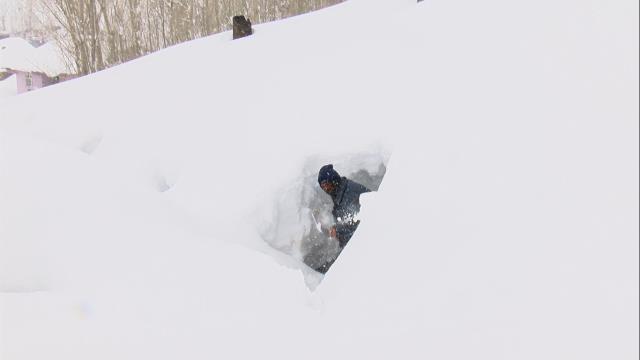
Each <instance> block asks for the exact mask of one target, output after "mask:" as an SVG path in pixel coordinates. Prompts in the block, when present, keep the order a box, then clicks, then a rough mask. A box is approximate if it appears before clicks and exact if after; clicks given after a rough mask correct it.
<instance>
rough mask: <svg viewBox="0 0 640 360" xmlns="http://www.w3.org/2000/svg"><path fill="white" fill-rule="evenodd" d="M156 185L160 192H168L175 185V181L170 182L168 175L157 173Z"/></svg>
mask: <svg viewBox="0 0 640 360" xmlns="http://www.w3.org/2000/svg"><path fill="white" fill-rule="evenodd" d="M154 179H155V185H156V189H157V190H158V191H159V192H167V191H169V190H171V188H172V187H173V185H174V184H173V183H172V182H170V181H169V180H168V179H167V177H166V176H163V175H160V174H156V176H155V178H154Z"/></svg>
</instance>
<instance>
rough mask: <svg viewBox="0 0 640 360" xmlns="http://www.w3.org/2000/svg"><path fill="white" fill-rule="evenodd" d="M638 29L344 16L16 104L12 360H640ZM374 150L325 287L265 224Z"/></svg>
mask: <svg viewBox="0 0 640 360" xmlns="http://www.w3.org/2000/svg"><path fill="white" fill-rule="evenodd" d="M637 14H638V4H637V2H634V1H619V2H615V3H614V2H609V1H589V2H587V1H577V0H576V1H573V0H564V1H537V2H531V3H519V2H518V3H515V2H511V1H501V0H490V1H485V2H481V3H480V2H476V1H465V0H454V1H424V2H421V3H420V4H415V3H414V2H412V1H404V0H403V1H391V0H388V1H387V0H375V1H372V0H351V1H348V2H346V3H343V4H341V5H338V6H335V7H332V8H328V9H325V10H322V11H318V12H316V13H313V14H308V15H304V16H299V17H295V18H291V19H287V20H283V21H279V22H275V23H271V24H264V25H260V26H258V27H256V32H255V35H254V36H251V37H248V38H244V39H241V40H237V41H230V38H231V35H230V34H229V33H224V34H220V35H217V36H213V37H210V38H206V39H201V40H197V41H193V42H190V43H186V44H182V45H179V46H176V47H173V48H170V49H166V50H164V51H161V52H159V53H156V54H153V55H150V56H147V57H144V58H141V59H138V60H136V61H133V62H131V63H128V64H125V65H122V66H119V67H116V68H112V69H109V70H107V71H104V72H101V73H98V74H94V75H91V76H88V77H84V78H81V79H77V80H73V81H69V82H66V83H62V84H58V85H55V86H51V87H49V88H45V89H41V90H38V91H37V92H33V93H28V94H23V95H19V96H13V97H10V98H6V99H0V291H2V293H0V299H1V305H0V311H1V312H0V324H1V326H0V354H2V358H3V359H5V358H6V359H36V358H44V357H49V358H67V359H81V358H92V359H102V358H104V359H114V358H119V359H139V358H152V357H153V358H159V359H169V358H202V359H209V358H214V357H221V358H231V359H233V358H237V359H242V358H255V357H263V358H279V359H300V358H301V357H304V358H305V359H327V358H345V359H346V358H376V359H387V358H392V357H393V358H401V359H424V358H438V359H466V358H474V359H540V358H551V359H567V358H581V359H602V358H614V359H634V358H637V357H638V32H637V28H638V15H637ZM367 156H374V157H378V158H379V159H382V160H381V161H383V162H385V163H386V165H387V172H386V175H385V178H384V181H383V182H382V185H381V187H380V191H379V192H377V193H372V194H367V195H366V196H363V198H362V200H361V201H362V204H363V205H362V212H361V214H360V218H361V219H362V224H361V225H360V227H359V229H358V231H357V232H356V234H355V236H354V238H353V239H352V240H351V242H350V243H349V246H347V248H346V249H345V250H344V252H343V253H342V255H341V256H340V258H339V259H338V261H337V262H336V263H335V264H334V265H333V267H332V268H331V270H330V271H329V273H328V274H327V275H326V276H325V278H324V280H323V281H322V283H321V284H320V285H319V286H318V287H317V289H316V290H315V291H313V292H311V291H310V290H309V288H308V287H307V286H306V285H305V282H304V281H303V276H302V275H301V272H300V269H303V268H304V266H303V265H301V264H300V263H299V261H296V260H295V258H292V257H290V256H288V255H286V254H284V253H282V252H280V251H278V250H276V249H274V248H273V247H271V246H268V245H267V243H266V242H265V239H267V240H269V241H271V242H272V244H274V243H279V244H284V245H283V248H286V247H287V246H289V245H290V244H291V238H290V237H287V236H283V235H282V234H278V232H277V231H276V232H275V233H274V232H269V231H268V230H265V229H269V226H272V225H274V224H276V223H277V221H278V219H281V220H282V219H283V220H284V223H285V225H284V228H281V230H282V231H283V232H284V233H285V234H295V233H296V231H298V230H299V226H300V223H298V222H289V223H288V224H287V221H290V220H291V219H290V218H289V217H288V216H287V215H286V214H287V211H291V209H292V208H291V207H290V206H289V205H288V203H287V200H289V199H291V197H290V196H287V194H293V193H294V192H295V191H294V192H288V190H290V189H292V187H295V186H296V184H298V185H299V184H301V183H306V182H305V180H304V179H308V178H309V177H312V176H313V175H314V172H315V171H317V167H318V165H320V164H324V163H327V162H336V163H342V164H349V161H348V160H349V159H363V158H366V157H367ZM345 166H347V165H345ZM283 203H284V205H283V207H284V210H283V207H279V206H278V204H283ZM279 209H280V210H279ZM294 210H295V208H294ZM283 229H284V230H283ZM270 234H271V235H273V234H276V235H273V237H272V238H271V239H269V235H270ZM306 280H307V283H308V284H310V285H317V282H318V281H319V280H320V278H319V277H318V278H312V277H311V275H309V274H308V273H307V277H306Z"/></svg>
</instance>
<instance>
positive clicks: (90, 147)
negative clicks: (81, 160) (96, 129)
mask: <svg viewBox="0 0 640 360" xmlns="http://www.w3.org/2000/svg"><path fill="white" fill-rule="evenodd" d="M101 142H102V135H98V136H94V137H92V138H90V139H89V140H87V141H85V142H84V144H82V145H81V146H80V151H82V152H83V153H85V154H87V155H91V154H93V153H94V152H95V151H96V149H97V148H98V146H99V145H100V143H101Z"/></svg>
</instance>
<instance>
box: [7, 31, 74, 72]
mask: <svg viewBox="0 0 640 360" xmlns="http://www.w3.org/2000/svg"><path fill="white" fill-rule="evenodd" d="M0 68H4V69H11V70H16V71H25V72H39V73H43V74H46V75H48V76H57V75H60V74H70V73H71V70H70V69H69V67H68V66H67V65H66V63H65V61H64V58H63V57H62V52H61V50H60V48H59V47H58V46H57V45H56V44H55V43H53V42H49V43H46V44H44V45H42V46H40V47H38V48H35V47H33V46H32V45H31V44H30V43H29V42H28V41H26V40H24V39H21V38H15V37H12V38H7V39H2V40H0Z"/></svg>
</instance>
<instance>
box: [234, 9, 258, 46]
mask: <svg viewBox="0 0 640 360" xmlns="http://www.w3.org/2000/svg"><path fill="white" fill-rule="evenodd" d="M251 34H253V29H252V28H251V21H250V20H248V19H246V18H245V17H244V16H243V15H236V16H234V17H233V40H235V39H240V38H243V37H245V36H249V35H251Z"/></svg>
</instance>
